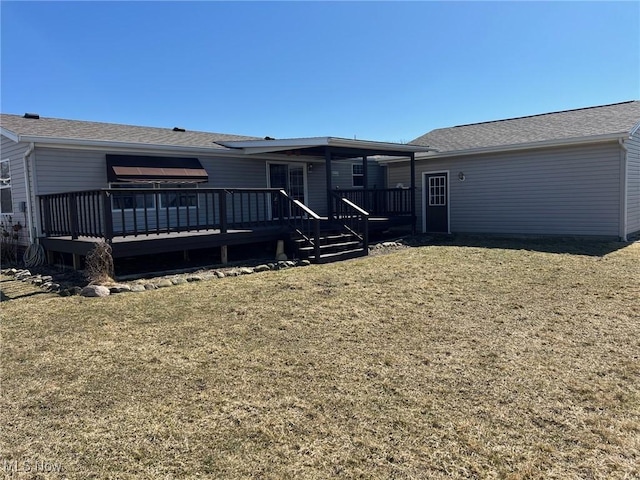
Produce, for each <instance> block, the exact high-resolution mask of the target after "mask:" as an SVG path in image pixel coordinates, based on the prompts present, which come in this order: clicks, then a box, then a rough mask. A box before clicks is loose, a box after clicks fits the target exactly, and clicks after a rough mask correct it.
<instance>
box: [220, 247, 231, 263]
mask: <svg viewBox="0 0 640 480" xmlns="http://www.w3.org/2000/svg"><path fill="white" fill-rule="evenodd" d="M220 263H222V264H223V265H226V264H227V263H229V247H228V246H227V245H222V246H221V247H220Z"/></svg>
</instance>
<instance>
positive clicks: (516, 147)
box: [380, 132, 629, 163]
mask: <svg viewBox="0 0 640 480" xmlns="http://www.w3.org/2000/svg"><path fill="white" fill-rule="evenodd" d="M628 137H629V132H620V133H609V134H605V135H593V136H588V137H574V138H567V139H561V140H544V141H541V142H529V143H520V144H512V145H499V146H495V147H483V148H470V149H465V150H450V151H446V152H437V151H435V152H431V153H430V154H426V155H419V156H416V160H426V159H432V158H448V157H460V156H467V155H480V154H484V153H501V152H515V151H520V150H534V149H538V148H549V147H564V146H571V145H581V144H582V145H584V144H591V143H602V142H608V141H615V140H618V139H619V138H628ZM434 150H435V149H434ZM407 160H408V159H407V158H400V157H395V158H387V159H382V160H380V163H399V162H406V161H407Z"/></svg>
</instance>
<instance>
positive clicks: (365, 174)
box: [361, 155, 369, 212]
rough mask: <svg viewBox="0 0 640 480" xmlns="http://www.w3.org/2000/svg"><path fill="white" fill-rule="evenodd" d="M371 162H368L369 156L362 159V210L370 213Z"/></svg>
mask: <svg viewBox="0 0 640 480" xmlns="http://www.w3.org/2000/svg"><path fill="white" fill-rule="evenodd" d="M368 163H369V161H368V160H367V156H366V155H364V156H363V157H362V181H363V184H362V205H361V206H362V208H363V209H364V210H366V211H367V212H368V211H369V192H368V188H369V168H368V167H369V165H368Z"/></svg>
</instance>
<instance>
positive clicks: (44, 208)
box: [40, 196, 51, 236]
mask: <svg viewBox="0 0 640 480" xmlns="http://www.w3.org/2000/svg"><path fill="white" fill-rule="evenodd" d="M40 215H41V216H42V218H41V220H40V221H41V222H42V223H43V224H44V225H42V227H44V232H43V233H44V234H45V235H46V236H49V235H51V203H50V201H49V197H48V196H47V197H40Z"/></svg>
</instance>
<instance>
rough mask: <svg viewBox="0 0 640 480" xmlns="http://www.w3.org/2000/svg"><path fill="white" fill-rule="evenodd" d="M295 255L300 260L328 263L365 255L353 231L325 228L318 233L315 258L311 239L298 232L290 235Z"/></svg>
mask: <svg viewBox="0 0 640 480" xmlns="http://www.w3.org/2000/svg"><path fill="white" fill-rule="evenodd" d="M291 242H292V244H293V250H294V252H295V255H296V256H297V257H298V258H300V259H301V260H304V259H307V260H309V261H310V262H312V263H329V262H337V261H340V260H347V259H350V258H356V257H363V256H366V255H367V253H368V252H366V251H365V250H364V247H363V242H362V240H361V239H360V238H358V236H356V235H355V234H354V233H350V232H344V231H342V232H341V231H339V230H337V229H332V230H325V231H322V232H321V234H320V257H319V258H316V255H315V247H314V244H313V240H312V239H308V238H305V237H304V236H303V235H300V234H299V233H294V234H292V236H291Z"/></svg>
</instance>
